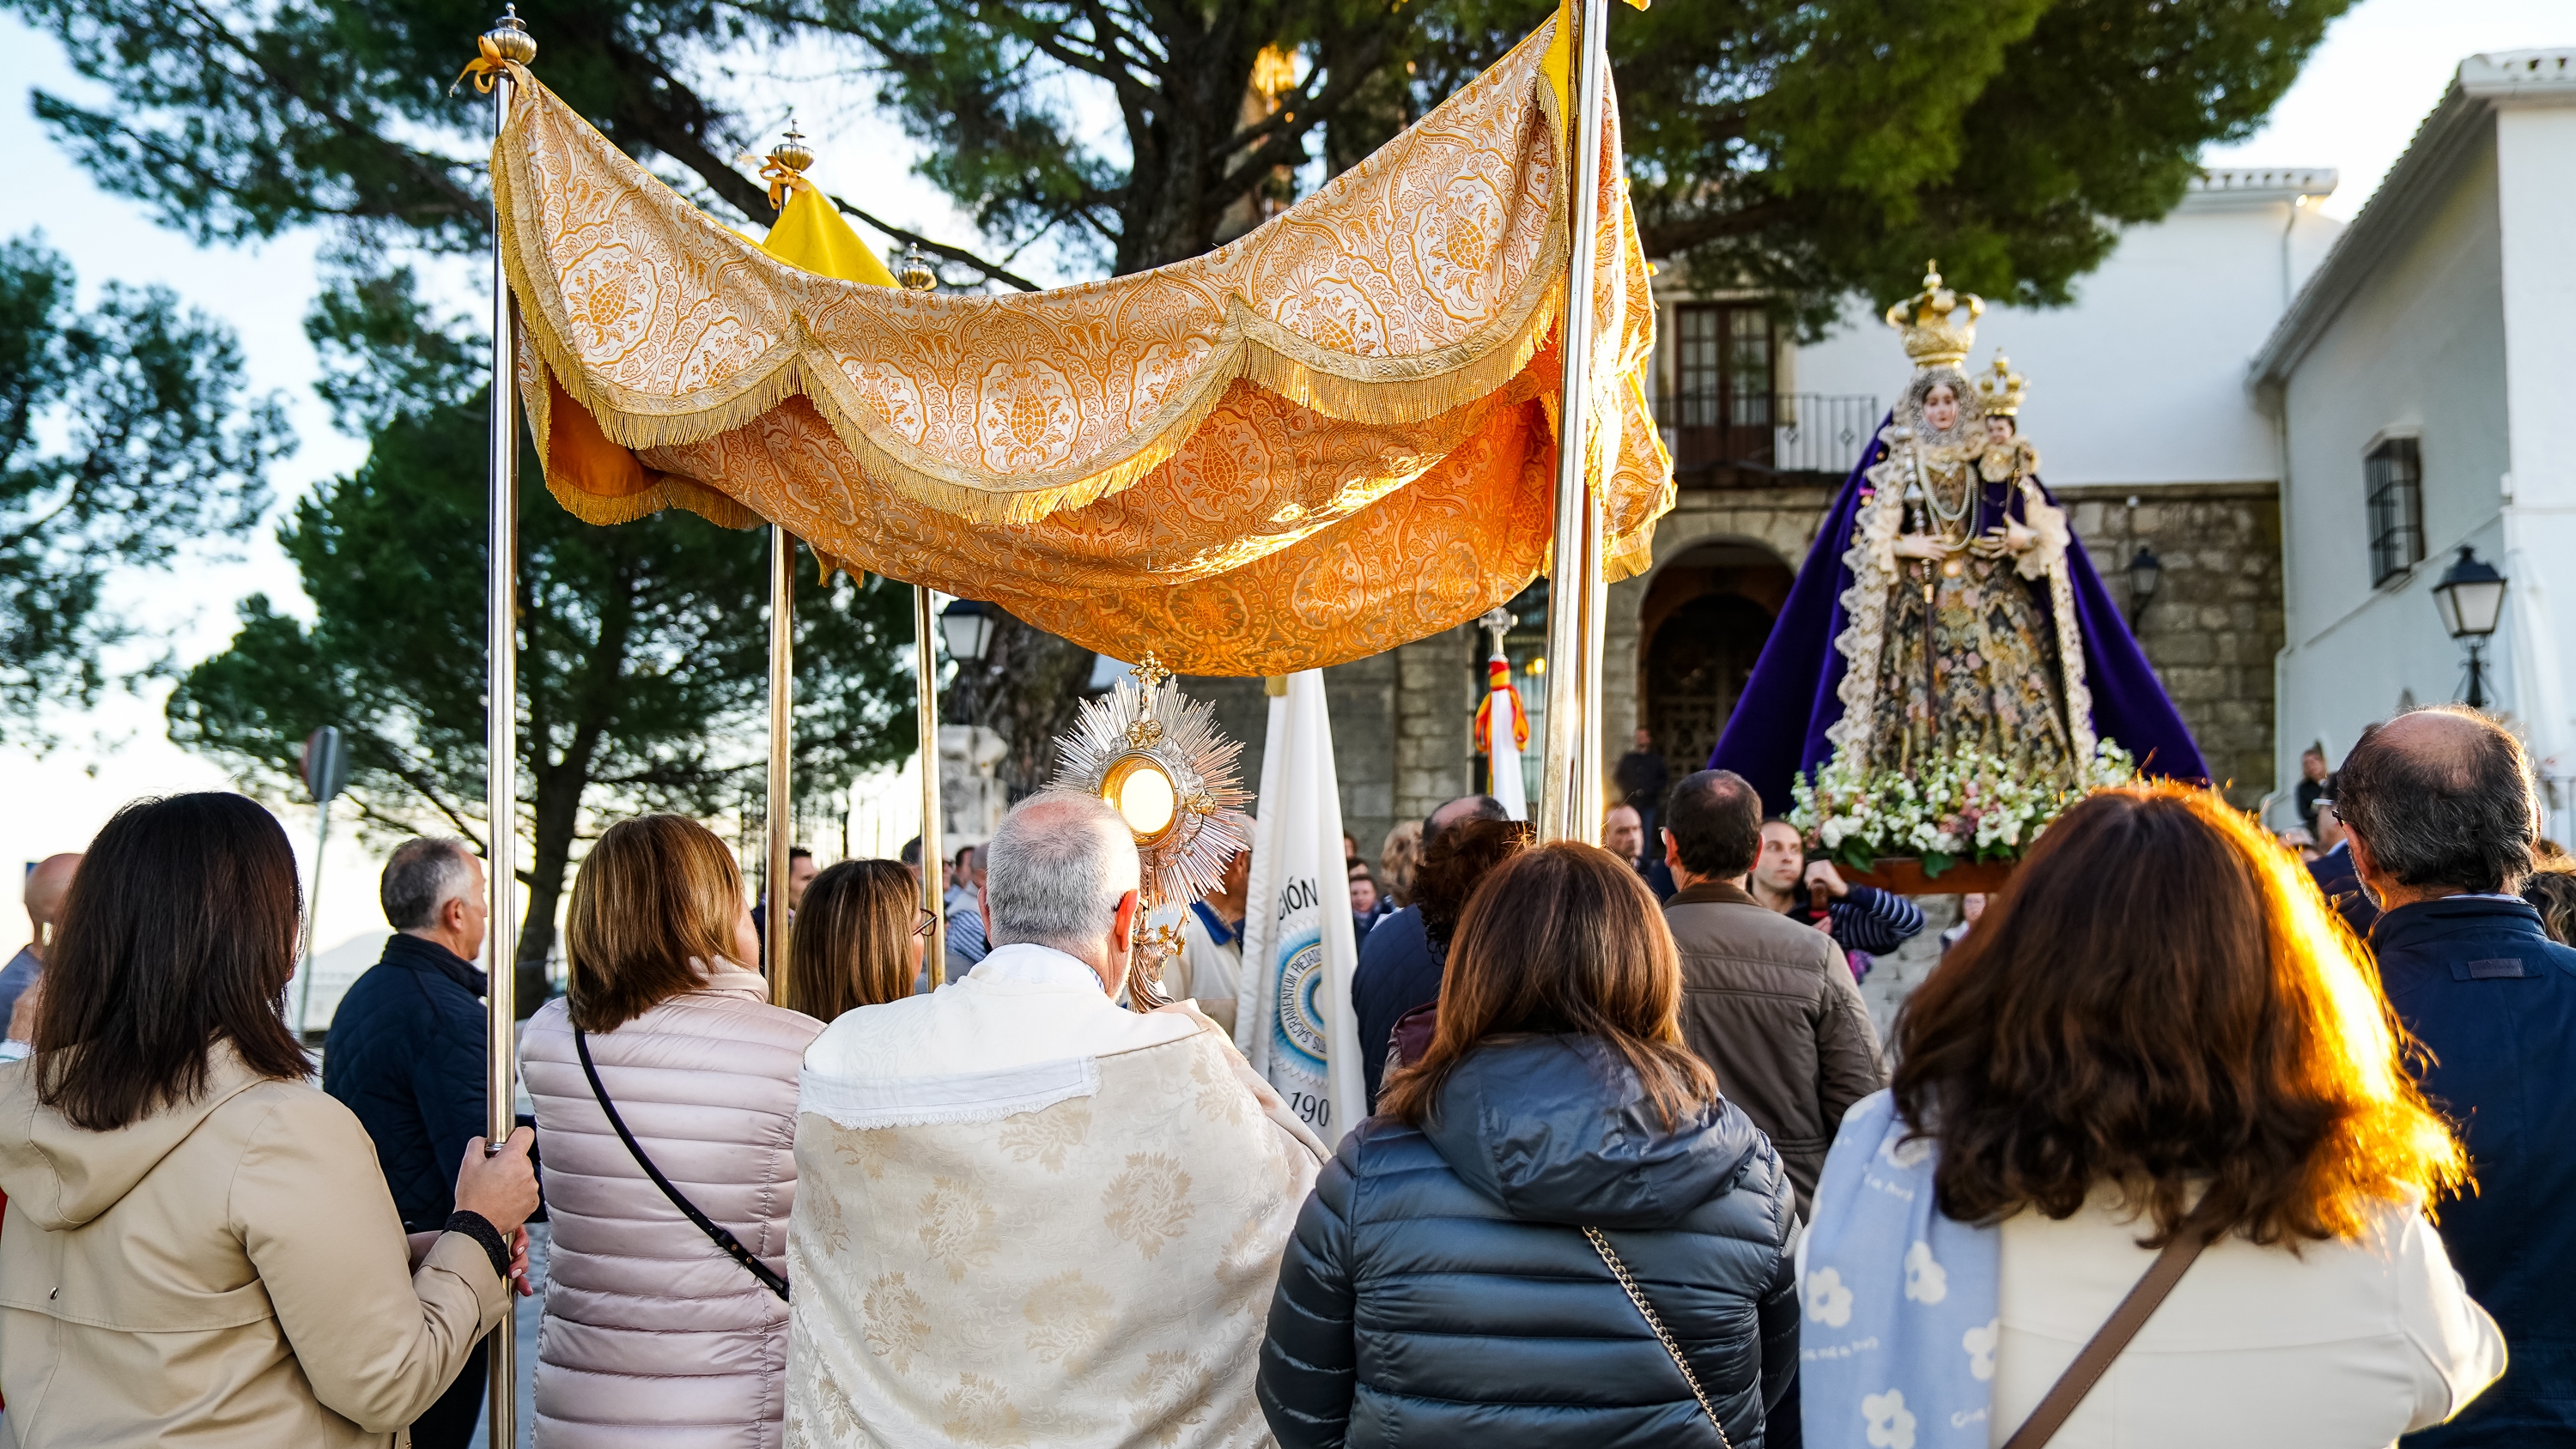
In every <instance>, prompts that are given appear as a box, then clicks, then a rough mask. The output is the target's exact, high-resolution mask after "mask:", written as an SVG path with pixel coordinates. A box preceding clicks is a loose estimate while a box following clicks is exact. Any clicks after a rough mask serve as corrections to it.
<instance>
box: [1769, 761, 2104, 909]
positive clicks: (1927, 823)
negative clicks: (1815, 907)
mask: <svg viewBox="0 0 2576 1449" xmlns="http://www.w3.org/2000/svg"><path fill="white" fill-rule="evenodd" d="M2137 777H2138V762H2137V761H2136V760H2134V759H2132V758H2131V757H2130V755H2129V752H2128V751H2126V750H2123V749H2121V748H2120V747H2119V746H2118V745H2116V744H2113V743H2112V742H2111V741H2109V740H2103V741H2101V742H2100V743H2098V744H2097V745H2095V746H2094V748H2093V758H2092V760H2091V762H2090V764H2089V766H2088V767H2087V768H2086V770H2085V772H2084V780H2085V783H2084V785H2083V786H2081V787H2078V786H2075V785H2073V784H2071V783H2068V782H2064V781H2042V780H2034V779H2032V778H2031V777H2030V772H2029V771H2028V770H2027V769H2024V768H2021V767H2017V766H2015V765H2013V764H2012V763H2011V762H2009V761H2006V760H2004V759H2002V758H2000V757H1998V756H1995V755H1991V754H1987V753H1985V752H1984V751H1982V750H1962V751H1960V752H1958V753H1956V754H1951V755H1936V756H1934V757H1933V758H1931V759H1929V760H1925V761H1922V762H1921V763H1919V764H1917V765H1916V766H1915V767H1914V768H1913V769H1912V770H1911V771H1904V770H1873V771H1866V772H1864V771H1862V770H1859V769H1857V768H1855V767H1854V766H1853V765H1852V763H1851V762H1850V761H1849V760H1848V759H1847V758H1846V757H1845V755H1844V753H1843V752H1842V751H1841V750H1836V751H1835V752H1834V757H1833V759H1831V760H1829V761H1827V762H1826V763H1825V766H1824V768H1822V769H1820V770H1818V771H1816V774H1815V777H1814V778H1813V779H1812V780H1811V779H1809V778H1808V776H1807V774H1806V772H1804V771H1800V772H1799V774H1798V776H1797V778H1796V779H1795V780H1793V781H1791V782H1790V786H1789V797H1790V800H1791V801H1792V802H1793V803H1792V807H1791V809H1790V811H1789V823H1790V824H1792V825H1795V826H1797V827H1798V829H1799V830H1800V832H1802V833H1803V834H1805V836H1806V837H1807V841H1808V843H1809V844H1810V845H1812V846H1815V847H1817V848H1820V849H1822V850H1823V851H1824V852H1825V854H1826V855H1827V856H1828V857H1830V858H1832V859H1833V860H1835V861H1838V862H1840V863H1842V864H1844V865H1848V866H1850V867H1852V868H1853V869H1854V870H1859V871H1869V870H1872V869H1873V868H1874V867H1875V866H1876V865H1877V863H1878V862H1879V861H1881V860H1883V859H1888V858H1891V857H1895V858H1912V859H1916V860H1919V861H1921V862H1922V872H1923V875H1924V876H1925V877H1926V878H1927V879H1928V878H1931V877H1936V876H1939V875H1940V874H1941V873H1942V872H1944V871H1946V870H1949V869H1950V868H1951V867H1953V866H1955V865H1958V864H1960V863H1961V862H1965V861H2011V860H2018V859H2020V858H2021V855H2022V852H2024V851H2026V850H2028V849H2029V848H2030V844H2031V842H2032V841H2034V840H2036V839H2038V838H2039V833H2040V832H2041V831H2042V830H2045V829H2047V828H2048V823H2049V822H2050V821H2052V820H2055V819H2056V818H2057V816H2058V812H2060V811H2062V810H2064V809H2065V808H2066V807H2067V806H2069V805H2072V804H2074V803H2075V802H2076V801H2077V800H2079V799H2081V798H2083V795H2084V793H2085V791H2086V790H2089V789H2093V788H2096V787H2099V786H2103V785H2125V784H2127V783H2129V782H2130V781H2132V780H2135V779H2136V778H2137Z"/></svg>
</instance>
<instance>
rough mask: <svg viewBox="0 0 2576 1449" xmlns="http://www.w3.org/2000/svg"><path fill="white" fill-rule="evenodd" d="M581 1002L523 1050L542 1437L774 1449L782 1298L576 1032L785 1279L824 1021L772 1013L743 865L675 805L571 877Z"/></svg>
mask: <svg viewBox="0 0 2576 1449" xmlns="http://www.w3.org/2000/svg"><path fill="white" fill-rule="evenodd" d="M566 927H567V929H566V931H565V933H564V942H565V954H566V956H567V958H568V960H569V962H570V965H571V968H572V980H571V995H570V996H569V997H568V998H567V999H565V1000H562V1001H551V1002H548V1003H547V1004H546V1005H545V1007H544V1008H543V1009H541V1010H540V1011H538V1012H537V1014H536V1015H535V1016H534V1017H532V1018H530V1019H529V1021H528V1025H527V1029H526V1032H525V1034H524V1036H523V1037H522V1038H521V1040H520V1045H519V1060H520V1064H521V1072H522V1074H523V1077H524V1080H525V1081H526V1083H527V1087H528V1094H529V1095H530V1096H531V1097H533V1098H535V1100H536V1108H537V1140H538V1142H539V1143H540V1144H541V1146H540V1148H539V1151H540V1154H541V1156H542V1159H543V1162H544V1168H545V1188H546V1203H547V1207H548V1209H549V1211H550V1213H551V1215H552V1218H553V1221H554V1249H553V1256H552V1258H551V1260H550V1262H549V1266H548V1271H547V1283H546V1298H545V1322H544V1327H543V1329H542V1330H541V1331H540V1333H539V1337H538V1344H537V1421H536V1442H537V1449H592V1446H599V1449H610V1446H615V1449H628V1446H634V1445H639V1444H640V1445H650V1446H653V1449H694V1446H700V1445H705V1446H718V1445H722V1446H728V1449H730V1446H737V1445H738V1446H744V1449H777V1446H778V1443H779V1437H780V1431H781V1427H782V1421H783V1415H784V1399H783V1395H784V1386H785V1381H786V1374H787V1304H786V1302H785V1301H784V1300H782V1299H781V1298H779V1297H778V1295H777V1294H776V1293H774V1292H772V1291H771V1290H770V1289H769V1288H768V1287H766V1286H764V1285H763V1284H762V1283H761V1282H760V1280H758V1279H757V1278H755V1277H753V1276H752V1274H751V1273H750V1272H749V1271H747V1270H746V1269H745V1268H744V1267H743V1266H742V1265H741V1264H739V1263H736V1262H735V1261H734V1260H733V1259H731V1258H729V1257H727V1256H726V1255H725V1254H724V1252H723V1251H722V1250H721V1249H719V1248H718V1247H717V1246H716V1245H715V1243H714V1242H713V1241H711V1240H710V1239H709V1238H708V1236H707V1235H706V1234H705V1233H704V1232H703V1231H701V1230H700V1229H699V1228H698V1227H697V1225H696V1224H694V1223H692V1222H690V1221H689V1220H688V1218H686V1217H685V1216H683V1215H682V1214H681V1212H680V1210H679V1209H678V1208H676V1207H674V1206H672V1204H671V1202H670V1200H669V1199H668V1198H666V1197H664V1196H663V1195H662V1190H661V1189H660V1188H658V1187H656V1186H654V1184H653V1182H652V1180H651V1179H650V1178H648V1177H647V1176H646V1175H645V1173H644V1169H643V1168H642V1167H640V1166H639V1165H637V1163H636V1161H635V1157H634V1154H632V1153H631V1152H629V1151H628V1150H627V1148H626V1144H625V1143H623V1142H621V1141H619V1140H618V1137H617V1134H616V1133H615V1131H613V1130H612V1129H611V1128H610V1126H609V1122H608V1118H607V1115H606V1114H605V1113H604V1112H603V1111H602V1110H601V1108H600V1105H599V1101H598V1099H597V1098H596V1097H595V1096H594V1095H593V1093H592V1091H591V1086H590V1082H589V1080H588V1078H587V1077H586V1076H585V1074H584V1073H583V1071H582V1066H581V1058H580V1055H579V1054H578V1052H577V1051H576V1049H575V1045H574V1027H575V1026H576V1024H577V1025H578V1026H579V1027H580V1028H581V1030H582V1031H583V1033H584V1034H585V1035H586V1037H587V1040H588V1045H589V1048H590V1057H591V1061H592V1064H593V1065H594V1066H596V1067H597V1068H598V1071H599V1078H600V1084H601V1085H602V1086H603V1087H605V1088H606V1089H607V1093H608V1098H609V1100H610V1101H611V1102H612V1103H614V1104H615V1105H616V1108H617V1114H618V1116H619V1117H620V1118H621V1119H623V1120H624V1122H625V1124H626V1128H627V1130H628V1131H630V1132H632V1133H633V1134H634V1135H635V1139H636V1142H637V1144H638V1145H639V1146H641V1147H642V1148H643V1149H644V1152H645V1155H647V1156H648V1157H650V1158H651V1159H652V1160H653V1163H654V1165H655V1166H656V1167H658V1168H660V1169H661V1172H662V1175H663V1176H664V1177H665V1178H667V1179H669V1180H670V1183H671V1185H672V1186H673V1187H676V1188H678V1189H679V1191H680V1192H681V1194H682V1195H683V1196H685V1197H687V1198H688V1199H689V1200H690V1201H691V1202H693V1203H695V1204H696V1205H697V1207H698V1210H699V1211H700V1212H702V1213H704V1214H706V1216H707V1217H708V1218H710V1219H712V1220H713V1221H714V1222H715V1223H716V1224H717V1225H718V1226H720V1227H723V1228H725V1229H726V1230H728V1231H730V1232H731V1233H732V1234H733V1235H734V1237H735V1238H737V1239H739V1240H740V1241H741V1243H742V1246H743V1247H744V1248H746V1249H748V1250H749V1251H750V1252H751V1253H752V1255H753V1256H755V1257H757V1258H758V1259H760V1260H761V1261H762V1262H763V1263H765V1264H766V1265H767V1266H768V1267H769V1269H770V1270H771V1271H772V1272H775V1273H781V1274H783V1273H784V1272H785V1271H786V1260H787V1217H788V1213H789V1211H790V1210H791V1209H793V1208H794V1207H795V1205H796V1159H795V1139H796V1073H797V1068H798V1066H799V1065H800V1064H801V1063H802V1061H803V1059H804V1055H805V1048H806V1046H807V1044H808V1043H810V1042H812V1041H813V1039H814V1037H815V1036H816V1034H817V1033H819V1032H821V1031H822V1029H823V1024H822V1023H821V1022H819V1021H816V1020H814V1019H813V1018H812V1017H810V1016H806V1015H804V1014H802V1013H800V1012H794V1011H787V1010H784V1009H782V1008H779V1007H775V1006H771V1005H769V1004H768V991H767V987H766V983H765V982H763V980H762V979H761V977H760V976H759V975H757V974H756V973H754V972H751V971H746V970H743V969H741V968H740V967H738V966H736V965H735V964H734V963H735V962H736V961H756V960H758V959H759V944H758V941H757V939H756V938H755V937H754V935H753V933H752V928H751V919H750V916H749V913H748V912H746V911H745V910H744V909H743V906H742V882H741V877H740V875H739V873H738V872H737V871H736V870H735V868H734V863H733V856H732V854H731V853H730V852H729V851H727V850H726V849H725V847H724V843H723V842H722V841H720V840H718V839H717V838H716V837H715V836H714V835H713V834H712V833H710V832H709V831H708V830H707V829H706V828H705V827H703V826H700V825H698V824H696V823H695V822H693V821H689V820H683V819H681V818H679V817H677V816H671V815H650V816H645V817H643V818H641V819H637V820H628V821H624V822H621V823H619V824H617V825H614V826H611V827H610V828H609V830H608V833H607V834H605V835H603V836H601V837H600V840H599V843H598V844H597V845H595V846H593V847H592V848H591V852H590V856H589V858H588V859H587V860H585V861H583V862H582V867H581V873H580V875H579V876H578V877H577V878H576V879H575V881H574V884H573V895H572V911H571V916H570V919H569V920H568V921H567V922H566Z"/></svg>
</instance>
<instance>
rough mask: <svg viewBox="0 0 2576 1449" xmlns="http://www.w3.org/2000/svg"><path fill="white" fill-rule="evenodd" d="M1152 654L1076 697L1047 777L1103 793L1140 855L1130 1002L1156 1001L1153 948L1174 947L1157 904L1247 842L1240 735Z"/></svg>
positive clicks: (1183, 893)
mask: <svg viewBox="0 0 2576 1449" xmlns="http://www.w3.org/2000/svg"><path fill="white" fill-rule="evenodd" d="M1171 680H1172V675H1171V671H1170V670H1167V669H1165V668H1163V667H1162V665H1161V664H1160V663H1159V662H1158V661H1156V659H1155V658H1154V656H1153V655H1152V654H1150V653H1149V654H1147V655H1146V656H1145V658H1144V660H1143V661H1142V662H1141V663H1139V664H1137V665H1136V666H1135V668H1134V669H1132V670H1130V671H1129V673H1128V676H1127V677H1126V678H1124V679H1121V680H1119V681H1118V682H1117V683H1116V685H1115V686H1114V687H1112V688H1111V690H1110V692H1109V693H1108V694H1106V695H1104V696H1102V697H1100V698H1098V699H1095V700H1092V701H1090V702H1088V703H1086V704H1084V705H1083V707H1082V714H1081V716H1080V717H1079V718H1077V719H1076V720H1075V721H1074V725H1073V728H1072V729H1071V730H1070V731H1068V732H1066V733H1065V735H1064V736H1063V737H1062V738H1060V739H1058V740H1057V741H1056V759H1057V762H1058V763H1057V766H1056V776H1055V780H1054V782H1053V787H1054V788H1056V789H1059V790H1079V791H1081V792H1083V793H1084V794H1086V795H1096V796H1098V797H1100V798H1101V799H1103V800H1106V801H1108V802H1109V805H1110V807H1111V808H1112V809H1115V810H1116V811H1117V812H1118V813H1119V815H1120V816H1121V817H1122V818H1124V819H1125V820H1126V822H1127V828H1128V829H1129V830H1130V831H1132V832H1134V834H1135V837H1136V851H1137V854H1138V855H1140V856H1141V857H1143V862H1142V863H1143V865H1144V880H1143V889H1142V890H1141V891H1140V892H1139V894H1140V895H1142V896H1143V900H1142V902H1141V903H1140V908H1139V910H1138V912H1137V917H1138V929H1137V942H1136V944H1137V954H1138V955H1139V957H1141V958H1143V959H1142V960H1140V961H1139V963H1138V964H1139V966H1140V967H1142V968H1144V969H1140V970H1138V971H1134V972H1131V973H1130V974H1129V978H1128V979H1129V986H1128V990H1129V994H1130V995H1131V996H1133V997H1134V998H1135V999H1136V1001H1137V1004H1138V1005H1140V1006H1143V1007H1147V1008H1149V1009H1150V1008H1151V1007H1153V1006H1157V1005H1160V1004H1162V1000H1163V997H1162V993H1161V992H1160V991H1159V990H1157V989H1156V987H1155V983H1156V981H1157V979H1158V978H1159V977H1160V975H1161V972H1160V971H1159V969H1156V963H1157V962H1158V961H1159V959H1160V958H1162V957H1164V956H1168V955H1174V954H1177V953H1178V952H1179V949H1180V932H1179V931H1178V929H1176V928H1174V927H1171V926H1157V927H1150V928H1149V927H1147V926H1145V925H1144V920H1145V918H1146V917H1147V916H1149V915H1150V914H1151V913H1152V912H1153V911H1154V910H1155V909H1156V908H1158V907H1161V906H1166V905H1176V904H1186V903H1188V902H1190V901H1194V900H1196V899H1198V898H1199V897H1200V896H1202V895H1204V894H1206V893H1207V891H1208V889H1209V888H1210V887H1212V886H1215V885H1216V884H1217V883H1218V882H1219V881H1221V880H1222V879H1223V878H1224V875H1225V867H1226V864H1227V862H1229V861H1231V860H1233V859H1234V857H1235V855H1236V853H1238V852H1240V851H1245V850H1249V849H1251V848H1252V820H1251V818H1250V817H1249V816H1247V815H1245V814H1244V813H1243V807H1244V806H1245V805H1248V804H1250V803H1251V802H1252V796H1251V794H1250V793H1249V792H1247V791H1246V790H1244V789H1243V787H1242V785H1241V783H1240V781H1241V778H1242V777H1241V774H1240V762H1241V760H1242V756H1243V745H1242V743H1241V742H1240V741H1237V740H1230V739H1227V738H1226V737H1225V733H1224V731H1223V730H1221V729H1219V728H1218V727H1217V722H1216V711H1215V710H1214V709H1212V708H1211V707H1209V705H1208V704H1207V702H1206V701H1205V700H1196V699H1191V698H1189V697H1188V696H1186V695H1184V694H1182V693H1181V691H1180V689H1179V687H1178V686H1176V685H1174V684H1173V683H1172V682H1171Z"/></svg>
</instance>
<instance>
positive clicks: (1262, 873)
mask: <svg viewBox="0 0 2576 1449" xmlns="http://www.w3.org/2000/svg"><path fill="white" fill-rule="evenodd" d="M1287 684H1288V688H1287V692H1286V693H1285V694H1284V695H1274V696H1273V697H1272V698H1271V701H1270V736H1269V738H1268V739H1267V740H1265V741H1264V742H1263V744H1262V750H1261V816H1260V819H1259V821H1258V823H1257V824H1255V826H1254V827H1253V839H1252V878H1251V882H1250V885H1249V888H1248V891H1247V894H1248V896H1249V905H1250V908H1249V910H1248V911H1247V913H1246V915H1245V918H1244V923H1243V924H1244V931H1243V985H1242V988H1241V992H1240V998H1239V1000H1238V1002H1237V1004H1236V1007H1235V1044H1236V1045H1237V1046H1240V1047H1241V1048H1242V1049H1243V1055H1244V1058H1245V1060H1247V1061H1249V1062H1250V1063H1251V1064H1252V1069H1253V1070H1254V1071H1256V1072H1259V1073H1260V1074H1261V1075H1262V1076H1263V1077H1265V1078H1267V1079H1268V1080H1269V1082H1270V1085H1272V1086H1274V1087H1276V1088H1278V1089H1279V1095H1280V1096H1282V1097H1284V1098H1286V1099H1287V1101H1288V1106H1289V1108H1290V1110H1292V1111H1294V1112H1295V1113H1296V1114H1297V1117H1298V1120H1300V1121H1302V1122H1304V1123H1305V1124H1306V1125H1307V1126H1308V1127H1310V1128H1312V1129H1313V1130H1314V1133H1315V1135H1316V1136H1317V1137H1320V1138H1322V1139H1323V1141H1324V1145H1325V1146H1327V1147H1331V1146H1333V1145H1335V1144H1337V1143H1339V1142H1340V1141H1341V1140H1342V1134H1343V1133H1345V1132H1347V1131H1349V1130H1350V1129H1351V1128H1352V1127H1354V1126H1356V1125H1358V1123H1359V1120H1360V1119H1361V1118H1363V1117H1365V1116H1367V1115H1368V1095H1367V1090H1366V1088H1365V1087H1364V1086H1363V1081H1364V1079H1363V1077H1362V1076H1361V1073H1360V1053H1361V1051H1362V1050H1364V1049H1365V1045H1364V1044H1363V1043H1362V1042H1361V1041H1360V1039H1359V1028H1358V1025H1357V1021H1358V1019H1357V1018H1356V1017H1355V1016H1354V1015H1353V1014H1352V1007H1351V977H1352V975H1353V973H1354V972H1355V971H1356V970H1357V969H1358V967H1359V956H1360V952H1359V939H1358V930H1357V927H1356V926H1354V924H1353V923H1352V921H1351V909H1350V901H1351V896H1350V880H1349V876H1348V874H1347V873H1346V866H1345V863H1344V861H1343V859H1342V792H1341V788H1340V785H1339V782H1338V781H1337V780H1336V778H1335V776H1334V773H1333V725H1332V716H1331V712H1330V711H1329V710H1328V709H1327V708H1326V707H1325V700H1324V676H1323V675H1322V674H1321V673H1320V672H1318V671H1315V670H1306V671H1303V672H1300V673H1297V674H1292V675H1290V676H1288V681H1287ZM1376 1049H1377V1050H1378V1051H1381V1052H1383V1051H1384V1050H1386V1044H1385V1043H1384V1042H1380V1043H1378V1044H1377V1047H1376Z"/></svg>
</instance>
